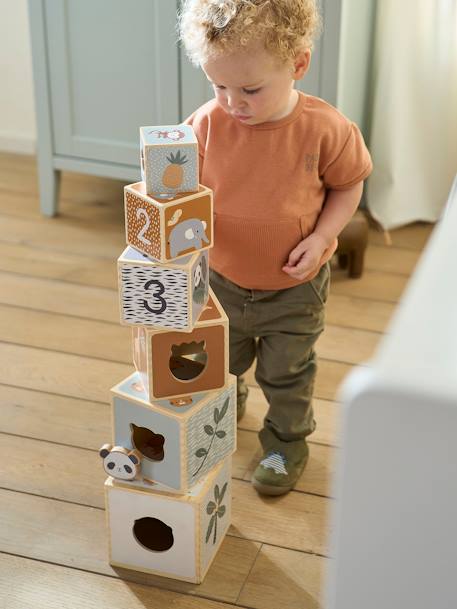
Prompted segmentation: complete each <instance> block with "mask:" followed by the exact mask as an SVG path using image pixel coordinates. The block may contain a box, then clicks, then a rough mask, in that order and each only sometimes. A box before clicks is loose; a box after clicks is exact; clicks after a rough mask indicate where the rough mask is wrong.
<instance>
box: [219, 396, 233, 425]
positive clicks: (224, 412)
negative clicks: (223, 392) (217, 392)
mask: <svg viewBox="0 0 457 609" xmlns="http://www.w3.org/2000/svg"><path fill="white" fill-rule="evenodd" d="M229 402H230V398H227V399H226V400H225V402H224V405H223V406H222V410H221V412H220V415H219V421H222V419H223V418H224V417H225V415H226V413H227V410H228V407H229Z"/></svg>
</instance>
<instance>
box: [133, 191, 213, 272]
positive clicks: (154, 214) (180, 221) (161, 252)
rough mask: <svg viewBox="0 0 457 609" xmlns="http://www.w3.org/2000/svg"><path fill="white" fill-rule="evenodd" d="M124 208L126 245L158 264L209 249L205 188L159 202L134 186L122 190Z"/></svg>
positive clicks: (209, 219) (208, 207)
mask: <svg viewBox="0 0 457 609" xmlns="http://www.w3.org/2000/svg"><path fill="white" fill-rule="evenodd" d="M124 207H125V231H126V240H127V243H128V244H129V245H131V246H132V247H134V248H135V249H137V250H138V251H140V252H142V253H144V254H146V255H147V256H150V257H151V258H153V259H154V260H156V261H158V262H162V263H163V262H168V261H171V260H175V259H177V258H180V257H182V256H186V255H188V254H192V253H194V252H196V251H200V250H205V249H209V248H210V247H212V245H213V234H214V229H213V194H212V191H211V190H210V189H209V188H206V187H205V186H201V185H199V186H198V190H197V192H195V193H181V194H179V195H177V196H175V197H174V198H171V199H163V200H159V199H157V198H154V197H152V196H150V195H148V194H147V193H146V186H145V183H144V182H137V183H136V184H130V185H129V186H126V187H125V188H124Z"/></svg>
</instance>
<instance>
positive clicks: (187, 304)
mask: <svg viewBox="0 0 457 609" xmlns="http://www.w3.org/2000/svg"><path fill="white" fill-rule="evenodd" d="M118 275H119V299H120V311H121V324H124V325H141V326H147V327H150V328H154V329H157V330H160V329H169V330H172V329H173V330H179V331H181V332H191V331H192V330H193V328H194V325H195V323H196V321H197V319H198V317H199V315H200V313H201V312H202V311H203V310H204V308H205V306H206V303H207V300H208V295H209V267H208V252H196V253H194V254H192V255H190V256H187V257H185V258H180V259H179V260H175V261H173V262H168V263H167V264H159V263H157V262H153V261H152V260H151V259H150V258H148V257H147V256H145V255H144V254H141V253H140V252H138V251H137V250H135V249H134V248H132V247H127V248H126V249H125V251H124V252H123V253H122V254H121V256H120V257H119V259H118Z"/></svg>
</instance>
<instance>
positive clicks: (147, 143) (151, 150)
mask: <svg viewBox="0 0 457 609" xmlns="http://www.w3.org/2000/svg"><path fill="white" fill-rule="evenodd" d="M140 146H141V159H140V160H141V178H142V180H143V181H144V182H145V183H146V192H147V193H149V194H152V195H156V196H158V197H163V198H169V197H174V196H176V195H177V194H178V193H180V192H195V191H197V190H198V173H199V167H198V142H197V138H196V136H195V133H194V130H193V129H192V127H191V126H190V125H162V126H159V127H140Z"/></svg>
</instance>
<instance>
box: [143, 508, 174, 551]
mask: <svg viewBox="0 0 457 609" xmlns="http://www.w3.org/2000/svg"><path fill="white" fill-rule="evenodd" d="M133 535H134V537H135V539H136V540H137V541H138V543H139V544H140V545H141V546H143V548H145V549H146V550H152V551H153V552H165V551H166V550H169V549H170V548H171V547H172V545H173V543H174V537H173V529H172V528H171V527H169V526H168V525H167V524H165V523H164V522H162V520H159V519H158V518H151V517H150V516H145V517H144V518H139V519H138V520H135V524H134V525H133Z"/></svg>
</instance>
